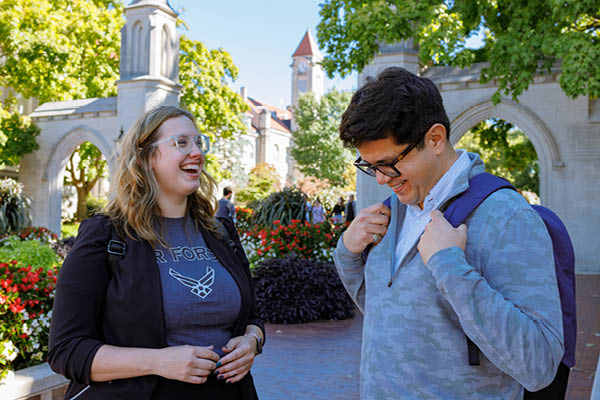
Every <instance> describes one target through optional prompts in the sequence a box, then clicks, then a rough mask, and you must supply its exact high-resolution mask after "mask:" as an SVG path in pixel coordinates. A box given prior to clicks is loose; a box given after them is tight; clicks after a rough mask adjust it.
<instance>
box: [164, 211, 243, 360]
mask: <svg viewBox="0 0 600 400" xmlns="http://www.w3.org/2000/svg"><path fill="white" fill-rule="evenodd" d="M183 221H184V218H164V223H165V228H166V239H167V243H168V245H169V248H164V247H162V246H157V247H156V249H155V250H154V254H155V256H156V262H157V264H158V269H159V270H160V279H161V284H162V296H163V307H164V314H165V322H166V327H167V343H168V344H169V346H178V345H184V344H189V345H195V346H210V345H214V351H215V352H216V353H217V354H219V355H221V356H222V355H223V352H222V351H221V347H223V346H224V345H225V344H227V341H228V340H229V339H230V338H231V337H232V331H233V327H234V324H235V321H236V320H237V318H238V315H239V313H240V308H241V295H240V290H239V288H238V286H237V284H236V282H235V280H234V279H233V277H232V276H231V274H230V273H229V271H227V269H226V268H225V267H223V265H221V263H220V262H219V260H218V259H217V258H216V257H215V255H214V253H213V252H212V251H210V249H209V248H208V247H207V246H206V242H205V241H204V237H203V236H202V233H201V232H198V231H196V230H195V229H194V224H193V223H192V222H191V221H189V219H188V220H187V221H186V225H185V231H184V228H183Z"/></svg>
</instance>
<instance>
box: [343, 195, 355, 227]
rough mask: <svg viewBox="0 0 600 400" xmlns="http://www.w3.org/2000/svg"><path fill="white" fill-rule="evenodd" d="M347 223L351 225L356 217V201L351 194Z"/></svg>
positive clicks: (347, 209) (347, 206)
mask: <svg viewBox="0 0 600 400" xmlns="http://www.w3.org/2000/svg"><path fill="white" fill-rule="evenodd" d="M345 214H346V222H348V223H350V222H352V221H353V220H354V216H355V215H356V200H354V195H353V194H351V195H350V196H348V203H346V210H345Z"/></svg>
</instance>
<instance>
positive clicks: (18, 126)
mask: <svg viewBox="0 0 600 400" xmlns="http://www.w3.org/2000/svg"><path fill="white" fill-rule="evenodd" d="M8 110H10V108H9V109H8ZM8 110H7V109H5V108H0V164H2V165H13V166H16V165H19V161H20V160H21V157H22V156H23V155H25V154H27V153H30V152H32V151H33V150H37V149H39V147H40V146H39V145H38V144H37V140H36V137H37V136H39V134H40V132H41V131H40V128H38V127H37V125H35V124H34V123H33V122H32V121H31V118H29V117H27V116H25V115H21V114H20V113H18V112H16V111H12V112H11V111H8Z"/></svg>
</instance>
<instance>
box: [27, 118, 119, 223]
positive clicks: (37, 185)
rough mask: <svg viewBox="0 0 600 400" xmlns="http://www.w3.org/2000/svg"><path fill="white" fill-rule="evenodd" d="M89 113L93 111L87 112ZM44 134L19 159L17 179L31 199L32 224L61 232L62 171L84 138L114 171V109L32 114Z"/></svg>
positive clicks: (116, 134) (116, 128)
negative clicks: (36, 146) (36, 147)
mask: <svg viewBox="0 0 600 400" xmlns="http://www.w3.org/2000/svg"><path fill="white" fill-rule="evenodd" d="M90 114H92V113H90ZM35 122H36V124H37V125H38V126H39V127H40V128H41V129H42V132H43V134H42V135H40V136H39V137H38V144H39V145H40V148H39V150H37V151H35V152H34V153H31V154H28V155H26V156H25V157H23V159H22V160H21V163H20V172H19V180H20V182H22V183H23V185H24V187H25V195H26V196H28V197H29V198H31V199H32V218H33V225H36V226H45V227H47V228H48V229H50V230H51V231H53V232H56V233H60V221H61V220H60V217H61V203H62V187H63V173H64V168H65V166H66V163H67V161H68V158H69V156H70V155H71V153H72V152H73V150H75V148H76V147H77V146H78V145H79V144H81V143H83V142H86V141H87V142H91V143H93V144H94V145H95V146H96V147H98V149H100V151H101V152H102V154H103V155H104V157H105V158H106V160H107V161H108V165H109V176H112V174H111V171H114V162H115V154H114V148H113V146H114V142H113V141H114V139H116V138H117V136H118V134H119V128H118V125H117V115H116V112H114V111H112V112H111V111H107V112H104V113H93V115H85V114H83V115H82V114H78V115H70V116H63V117H61V118H60V119H58V118H56V117H55V118H53V119H48V118H45V117H42V118H35Z"/></svg>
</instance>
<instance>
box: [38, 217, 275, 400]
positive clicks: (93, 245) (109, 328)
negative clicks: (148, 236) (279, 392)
mask: <svg viewBox="0 0 600 400" xmlns="http://www.w3.org/2000/svg"><path fill="white" fill-rule="evenodd" d="M221 222H222V223H223V224H224V225H225V227H226V228H227V230H228V232H229V233H230V235H231V237H232V239H233V241H234V243H235V245H236V247H237V248H238V251H237V255H236V254H235V253H234V252H233V251H232V248H231V247H230V246H229V244H228V243H227V242H226V241H225V240H221V239H217V238H216V237H215V236H214V235H212V234H211V233H208V232H202V233H203V235H204V239H205V241H206V245H207V246H208V248H210V249H211V251H212V252H213V253H214V254H215V256H216V257H217V258H218V259H219V261H220V262H221V264H223V266H224V267H225V268H226V269H227V270H228V271H229V273H230V274H231V275H232V276H233V278H234V280H235V282H236V283H237V285H238V287H239V290H240V294H241V298H242V306H241V310H240V314H239V317H238V320H237V321H236V323H235V326H234V331H233V335H234V336H240V335H243V334H244V333H245V329H246V326H247V325H249V324H252V325H257V326H259V327H260V328H261V329H262V331H263V335H264V324H263V321H262V320H261V319H260V318H259V317H258V315H257V313H256V303H255V297H254V284H253V282H252V277H251V275H250V270H249V268H248V265H249V263H248V260H247V258H246V256H245V254H244V250H243V248H242V245H241V243H240V240H239V237H238V235H237V232H236V230H235V228H234V227H233V225H232V224H231V223H229V222H228V221H223V220H221ZM113 235H114V233H113V229H112V226H111V222H110V220H109V219H108V218H107V217H106V216H101V215H97V216H94V217H93V218H90V219H88V220H85V221H83V222H82V223H81V226H80V228H79V233H78V235H77V240H76V242H75V244H74V246H73V248H72V249H71V251H70V252H69V255H68V256H67V258H66V259H65V262H64V263H63V266H62V268H61V270H60V273H59V276H58V281H57V284H56V294H55V299H54V308H53V311H52V323H51V327H50V339H49V344H48V362H49V364H50V367H51V368H52V369H53V370H54V371H55V372H57V373H59V374H61V375H64V376H65V377H66V378H67V379H70V380H71V383H70V385H69V388H68V389H67V393H66V394H65V398H71V397H72V396H74V395H76V394H77V393H79V392H81V391H82V390H84V389H85V388H86V386H88V385H91V386H90V387H89V388H87V389H86V390H85V395H82V397H81V398H82V399H96V398H97V399H107V398H110V399H132V398H135V399H150V398H151V396H152V392H153V391H154V389H155V388H156V386H157V385H158V384H159V383H160V382H161V380H164V378H162V377H159V376H156V375H147V376H142V377H138V378H130V379H118V380H114V381H111V382H92V381H91V379H90V369H91V365H92V360H93V359H94V355H95V354H96V351H98V349H99V348H100V346H102V345H103V344H111V345H114V346H122V347H144V348H163V347H167V335H166V328H165V320H164V314H163V304H162V289H161V283H160V275H159V271H158V266H157V264H156V259H155V256H154V250H153V249H152V247H151V246H150V244H149V243H148V242H146V241H136V240H131V239H127V240H126V241H125V242H126V244H127V250H126V253H125V255H124V256H122V258H121V260H120V262H119V268H118V270H117V271H110V268H109V265H108V253H107V244H108V241H109V240H110V239H111V238H113V237H114V236H113ZM242 385H244V386H246V385H248V386H247V387H246V388H245V389H246V390H244V392H245V393H248V395H249V398H254V397H255V396H256V394H255V391H254V384H253V382H252V377H251V376H250V374H248V375H247V376H246V377H245V378H244V379H243V380H242Z"/></svg>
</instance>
